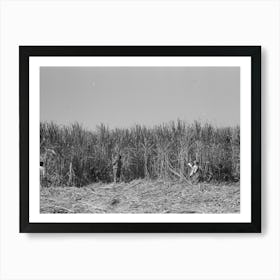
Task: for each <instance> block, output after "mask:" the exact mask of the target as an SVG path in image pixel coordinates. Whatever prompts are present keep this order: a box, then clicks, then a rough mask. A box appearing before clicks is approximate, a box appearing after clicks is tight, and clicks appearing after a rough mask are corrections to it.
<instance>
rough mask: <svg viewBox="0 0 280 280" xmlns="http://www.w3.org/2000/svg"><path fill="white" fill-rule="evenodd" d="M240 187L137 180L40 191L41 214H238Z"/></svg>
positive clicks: (237, 184) (50, 188)
mask: <svg viewBox="0 0 280 280" xmlns="http://www.w3.org/2000/svg"><path fill="white" fill-rule="evenodd" d="M239 211H240V187H239V183H235V184H217V185H213V184H198V185H189V184H186V183H182V182H178V181H177V182H176V181H172V182H164V181H159V180H157V181H145V180H135V181H132V182H130V183H118V184H113V183H112V184H102V183H96V184H92V185H89V186H86V187H82V188H76V187H57V186H52V187H48V188H41V199H40V212H41V213H238V212H239Z"/></svg>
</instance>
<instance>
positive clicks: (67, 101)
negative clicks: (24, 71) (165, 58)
mask: <svg viewBox="0 0 280 280" xmlns="http://www.w3.org/2000/svg"><path fill="white" fill-rule="evenodd" d="M178 118H179V119H182V120H186V121H188V122H193V121H194V120H200V121H202V122H206V121H207V122H210V123H212V124H214V125H217V126H227V125H230V126H232V125H239V123H240V68H239V67H41V68H40V119H41V121H54V122H56V123H58V124H71V123H73V122H79V123H81V124H83V126H84V127H86V128H90V129H93V128H95V127H96V125H99V124H100V123H104V124H106V125H109V127H110V128H115V127H129V126H131V125H134V124H135V123H138V124H143V125H148V126H151V125H154V124H160V123H163V122H169V121H171V120H177V119H178Z"/></svg>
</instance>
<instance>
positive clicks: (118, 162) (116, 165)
mask: <svg viewBox="0 0 280 280" xmlns="http://www.w3.org/2000/svg"><path fill="white" fill-rule="evenodd" d="M121 171H122V156H121V155H120V154H117V156H116V157H115V159H114V160H113V174H114V183H117V182H119V181H120V178H121Z"/></svg>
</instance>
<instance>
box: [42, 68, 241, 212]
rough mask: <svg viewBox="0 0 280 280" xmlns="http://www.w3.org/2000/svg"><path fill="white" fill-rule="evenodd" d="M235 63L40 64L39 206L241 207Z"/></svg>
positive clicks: (102, 208)
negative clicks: (70, 65) (178, 64)
mask: <svg viewBox="0 0 280 280" xmlns="http://www.w3.org/2000/svg"><path fill="white" fill-rule="evenodd" d="M239 125H240V68H239V67H41V68H40V175H41V188H40V212H41V213H166V214H167V213H200V214H206V213H239V212H240V126H239Z"/></svg>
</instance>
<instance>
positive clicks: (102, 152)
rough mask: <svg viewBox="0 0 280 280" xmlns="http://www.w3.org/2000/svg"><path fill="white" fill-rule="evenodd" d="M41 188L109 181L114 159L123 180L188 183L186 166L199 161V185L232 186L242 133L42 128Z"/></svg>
mask: <svg viewBox="0 0 280 280" xmlns="http://www.w3.org/2000/svg"><path fill="white" fill-rule="evenodd" d="M40 152H41V160H42V161H43V162H44V165H45V168H46V178H45V184H47V185H57V186H59V185H69V186H84V185H87V184H90V183H92V182H97V181H102V182H111V181H112V180H113V174H112V173H113V172H112V160H113V158H114V156H115V155H116V154H117V153H120V154H121V155H122V163H123V167H122V180H124V181H130V180H134V179H138V178H146V179H157V178H162V179H173V178H180V179H186V180H187V179H188V176H189V167H188V162H191V161H193V160H197V161H199V164H200V169H201V180H205V181H211V180H213V181H236V180H239V177H240V129H239V126H237V127H223V128H217V127H214V126H212V125H210V124H201V123H199V122H194V123H193V124H188V123H186V122H184V121H180V120H178V121H176V122H170V123H168V124H161V125H157V126H154V127H150V128H148V127H145V126H141V125H135V126H133V127H131V128H123V129H119V128H116V129H109V128H108V127H106V126H105V125H103V124H101V125H100V126H98V127H97V128H96V130H95V131H88V130H85V129H83V128H82V126H81V125H79V124H78V123H76V124H73V125H71V126H59V125H57V124H55V123H46V122H45V123H41V124H40Z"/></svg>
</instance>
